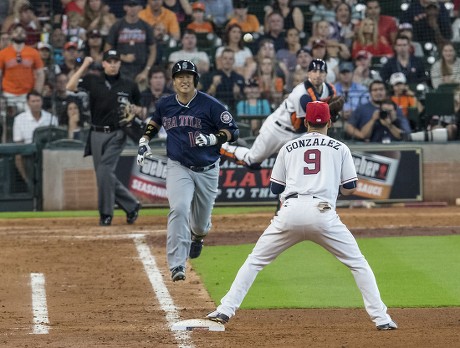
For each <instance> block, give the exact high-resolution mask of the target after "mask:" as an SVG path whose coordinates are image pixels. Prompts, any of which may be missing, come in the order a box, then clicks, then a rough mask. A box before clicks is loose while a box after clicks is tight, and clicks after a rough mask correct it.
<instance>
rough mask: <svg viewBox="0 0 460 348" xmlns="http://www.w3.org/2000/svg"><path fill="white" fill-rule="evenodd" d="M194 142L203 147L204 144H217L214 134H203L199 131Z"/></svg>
mask: <svg viewBox="0 0 460 348" xmlns="http://www.w3.org/2000/svg"><path fill="white" fill-rule="evenodd" d="M195 144H196V145H198V146H200V147H204V146H213V145H216V144H217V138H216V136H215V135H214V134H209V135H206V134H203V133H200V134H198V135H197V136H196V138H195Z"/></svg>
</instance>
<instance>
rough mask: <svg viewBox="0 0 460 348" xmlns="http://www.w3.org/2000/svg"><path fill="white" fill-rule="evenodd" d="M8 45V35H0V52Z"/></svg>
mask: <svg viewBox="0 0 460 348" xmlns="http://www.w3.org/2000/svg"><path fill="white" fill-rule="evenodd" d="M9 44H10V34H8V33H0V50H2V49H4V48H6V47H8V45H9Z"/></svg>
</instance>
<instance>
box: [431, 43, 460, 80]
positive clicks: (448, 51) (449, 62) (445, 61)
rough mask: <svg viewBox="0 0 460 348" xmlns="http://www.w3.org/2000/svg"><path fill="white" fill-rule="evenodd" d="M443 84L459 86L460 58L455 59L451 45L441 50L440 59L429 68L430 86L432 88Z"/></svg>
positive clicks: (455, 54) (446, 45) (448, 44)
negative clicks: (457, 84)
mask: <svg viewBox="0 0 460 348" xmlns="http://www.w3.org/2000/svg"><path fill="white" fill-rule="evenodd" d="M445 83H459V84H460V58H458V57H457V53H456V52H455V48H454V46H453V44H452V43H446V44H444V45H443V46H442V48H441V58H440V59H439V60H437V61H436V62H435V63H434V64H433V65H432V66H431V84H432V86H433V88H438V87H439V85H442V84H445Z"/></svg>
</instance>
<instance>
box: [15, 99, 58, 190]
mask: <svg viewBox="0 0 460 348" xmlns="http://www.w3.org/2000/svg"><path fill="white" fill-rule="evenodd" d="M27 106H28V108H27V111H24V112H22V113H20V114H19V115H17V116H16V117H15V118H14V122H13V141H14V142H15V143H17V144H31V143H32V141H33V135H34V131H35V129H37V128H38V127H51V126H57V125H58V120H57V118H56V116H53V115H51V114H50V113H49V112H47V111H45V110H43V109H42V106H43V98H42V95H41V94H40V93H39V92H37V91H30V92H29V93H27ZM15 162H16V168H17V169H18V171H19V174H21V177H22V178H23V179H24V181H25V182H26V183H28V184H30V179H29V176H28V175H27V173H28V171H29V170H30V168H28V165H27V164H28V163H25V161H24V158H23V157H22V156H21V155H17V156H16V158H15Z"/></svg>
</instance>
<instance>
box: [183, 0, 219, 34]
mask: <svg viewBox="0 0 460 348" xmlns="http://www.w3.org/2000/svg"><path fill="white" fill-rule="evenodd" d="M192 10H193V12H192V22H191V23H190V24H188V25H187V29H191V30H194V31H195V33H197V34H207V33H214V26H213V25H212V23H211V22H210V21H208V20H205V18H204V12H205V11H206V6H205V4H204V3H202V2H199V1H197V2H194V3H193V4H192Z"/></svg>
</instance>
